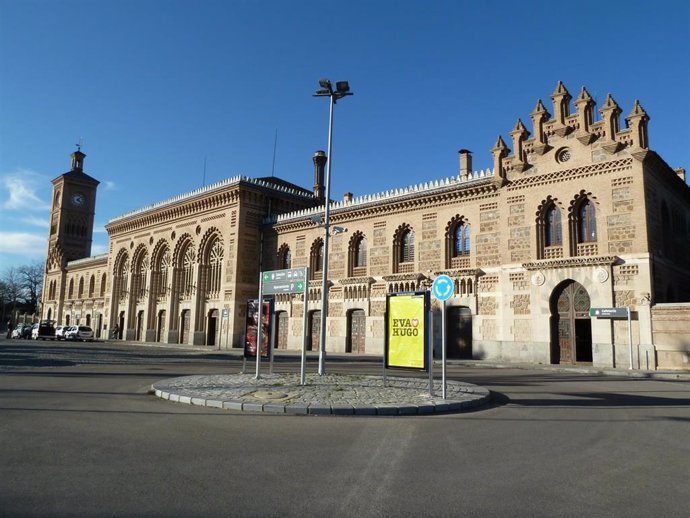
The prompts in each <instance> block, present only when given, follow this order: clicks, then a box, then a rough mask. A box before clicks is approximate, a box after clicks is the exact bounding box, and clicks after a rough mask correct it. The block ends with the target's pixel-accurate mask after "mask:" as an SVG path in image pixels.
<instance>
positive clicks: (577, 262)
mask: <svg viewBox="0 0 690 518" xmlns="http://www.w3.org/2000/svg"><path fill="white" fill-rule="evenodd" d="M619 261H620V258H619V257H618V256H616V255H603V256H595V257H570V258H567V259H545V260H542V261H534V262H530V263H523V265H522V267H523V268H524V269H525V270H528V271H533V270H551V269H554V268H582V267H588V266H602V265H603V266H613V265H614V264H616V263H618V262H619Z"/></svg>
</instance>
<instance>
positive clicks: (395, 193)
mask: <svg viewBox="0 0 690 518" xmlns="http://www.w3.org/2000/svg"><path fill="white" fill-rule="evenodd" d="M493 176H494V172H493V171H492V170H491V169H486V170H483V171H482V170H479V171H474V172H472V173H466V176H465V175H464V174H460V175H458V176H452V177H448V178H444V179H441V180H435V181H432V182H424V183H419V184H416V185H410V186H408V187H403V188H401V189H392V190H389V191H383V192H379V193H376V194H368V195H364V196H358V197H356V198H354V197H350V196H347V197H346V198H345V199H344V200H342V201H332V202H331V212H337V211H339V210H346V209H348V210H349V209H353V208H359V207H364V206H366V205H369V204H373V203H376V204H378V203H382V202H388V201H394V200H397V199H401V198H405V197H407V196H410V195H415V196H418V195H420V194H432V193H434V192H437V191H441V190H445V189H448V188H450V187H464V186H471V185H473V184H476V183H481V181H482V180H487V179H490V178H493ZM323 211H324V206H323V205H320V206H318V207H313V208H310V209H303V210H299V211H296V212H288V213H286V214H279V215H277V216H273V217H271V218H267V219H265V220H264V223H269V224H271V223H285V222H287V221H291V220H296V219H302V218H308V217H310V216H315V215H317V214H322V213H323Z"/></svg>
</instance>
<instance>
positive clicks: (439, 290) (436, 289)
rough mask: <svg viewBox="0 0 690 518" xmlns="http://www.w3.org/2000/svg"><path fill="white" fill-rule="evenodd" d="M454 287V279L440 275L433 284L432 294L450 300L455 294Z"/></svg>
mask: <svg viewBox="0 0 690 518" xmlns="http://www.w3.org/2000/svg"><path fill="white" fill-rule="evenodd" d="M454 288H455V285H454V283H453V279H451V278H450V277H448V276H447V275H439V276H438V277H436V278H435V279H434V283H433V284H432V285H431V294H432V295H433V296H434V297H435V298H437V299H438V300H441V301H443V300H448V299H449V298H450V297H451V296H452V295H453V291H455V290H454Z"/></svg>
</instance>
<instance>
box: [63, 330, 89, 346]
mask: <svg viewBox="0 0 690 518" xmlns="http://www.w3.org/2000/svg"><path fill="white" fill-rule="evenodd" d="M65 340H82V341H84V342H87V341H91V340H93V329H91V328H90V327H89V326H72V327H70V328H68V329H67V331H65Z"/></svg>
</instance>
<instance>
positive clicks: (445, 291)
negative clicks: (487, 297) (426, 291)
mask: <svg viewBox="0 0 690 518" xmlns="http://www.w3.org/2000/svg"><path fill="white" fill-rule="evenodd" d="M454 288H455V284H454V283H453V279H451V278H450V277H449V276H448V275H439V276H438V277H436V278H435V279H434V283H433V284H432V285H431V294H432V295H433V296H434V298H436V299H438V300H440V301H441V386H442V389H441V391H442V392H441V393H442V395H443V399H446V301H447V300H448V299H449V298H450V297H451V295H453V292H454V291H455V289H454Z"/></svg>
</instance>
